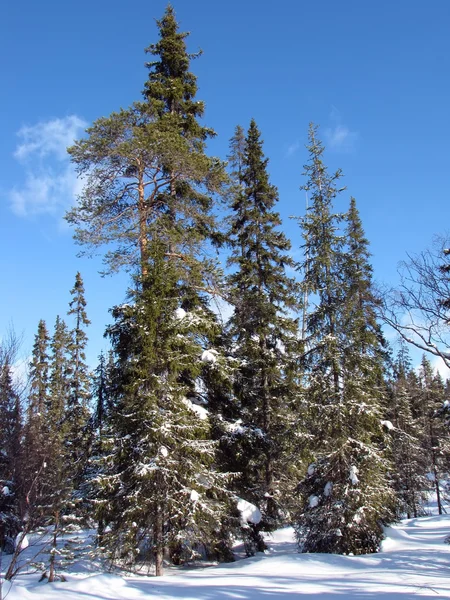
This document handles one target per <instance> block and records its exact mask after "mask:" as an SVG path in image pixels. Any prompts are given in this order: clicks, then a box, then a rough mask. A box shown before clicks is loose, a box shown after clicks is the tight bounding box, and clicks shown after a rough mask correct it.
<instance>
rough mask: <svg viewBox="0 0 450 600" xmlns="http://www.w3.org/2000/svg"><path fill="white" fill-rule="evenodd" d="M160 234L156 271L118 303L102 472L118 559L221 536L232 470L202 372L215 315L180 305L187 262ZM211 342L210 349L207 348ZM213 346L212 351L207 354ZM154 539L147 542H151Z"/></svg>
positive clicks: (184, 554) (187, 548)
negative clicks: (179, 261)
mask: <svg viewBox="0 0 450 600" xmlns="http://www.w3.org/2000/svg"><path fill="white" fill-rule="evenodd" d="M154 246H156V243H155V242H152V243H151V245H150V247H151V254H150V255H151V256H152V257H154V259H153V261H154V262H151V263H149V271H148V279H146V280H145V281H144V285H143V289H142V291H139V292H138V293H137V295H136V296H135V297H134V299H133V300H134V301H133V303H132V304H126V305H123V306H120V307H116V308H115V309H114V311H113V316H114V319H115V324H114V325H112V326H111V327H110V328H109V335H110V337H111V341H112V346H113V349H114V354H115V369H114V371H115V372H114V373H113V379H114V392H113V394H114V395H113V403H112V408H111V435H112V436H114V440H110V441H107V443H109V444H110V446H111V447H112V449H111V451H110V452H109V459H108V461H109V463H110V466H109V469H108V468H107V469H106V472H105V475H104V476H103V477H102V478H101V479H100V481H101V484H102V486H103V494H102V495H103V502H100V510H101V513H102V516H103V518H104V519H105V521H106V522H108V523H109V524H110V527H111V533H108V534H105V535H104V536H103V537H104V541H105V544H106V545H107V546H109V547H110V548H111V549H112V553H113V558H114V560H118V561H121V560H122V561H123V560H125V561H127V562H129V563H130V564H134V563H135V562H136V561H138V560H140V559H142V558H148V556H147V555H146V552H147V554H148V553H149V554H150V558H151V557H152V555H153V556H154V560H155V571H156V574H157V575H160V574H162V568H163V565H162V559H163V554H164V551H165V550H169V552H170V553H171V555H172V560H174V561H176V562H181V561H183V560H188V559H190V558H192V557H193V556H195V553H196V552H199V551H200V550H201V549H202V548H203V547H205V545H206V546H207V547H213V546H214V537H215V536H216V537H217V534H216V533H215V530H216V528H217V527H218V523H220V522H221V519H222V517H223V515H224V510H225V504H224V502H226V492H225V485H224V484H225V480H226V479H225V478H224V477H223V476H221V475H219V474H218V473H217V472H216V470H215V467H214V460H215V444H214V442H212V441H211V434H210V425H209V419H208V412H207V409H206V408H205V407H204V406H201V404H199V392H198V391H197V385H196V381H197V380H198V378H199V377H200V376H201V371H202V368H203V362H202V357H203V360H206V359H207V358H208V357H209V356H211V357H214V359H215V358H216V355H215V354H214V353H213V352H212V350H209V351H205V349H204V341H203V340H204V339H205V338H207V337H209V331H208V330H209V328H210V326H211V317H210V315H209V311H208V308H207V306H206V305H205V304H203V305H202V304H196V305H194V304H192V305H191V306H189V307H188V306H187V305H186V304H185V306H186V308H181V307H180V306H179V292H180V289H179V285H178V280H179V272H178V271H177V269H176V263H175V262H173V261H170V260H166V259H165V249H164V246H162V245H161V244H158V246H159V248H158V247H154ZM205 352H206V354H205ZM208 352H209V354H208ZM146 548H147V551H146Z"/></svg>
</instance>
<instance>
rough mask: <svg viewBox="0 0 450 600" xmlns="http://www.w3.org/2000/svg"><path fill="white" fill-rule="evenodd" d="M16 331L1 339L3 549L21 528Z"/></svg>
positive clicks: (0, 528)
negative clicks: (14, 373)
mask: <svg viewBox="0 0 450 600" xmlns="http://www.w3.org/2000/svg"><path fill="white" fill-rule="evenodd" d="M16 351H17V341H16V338H15V337H14V335H12V336H10V337H9V339H8V338H7V341H6V342H5V341H3V342H0V423H1V428H0V552H2V551H7V552H12V551H13V549H14V539H15V537H16V535H17V533H18V531H19V527H20V520H19V484H20V457H21V445H20V442H21V434H22V419H21V405H20V395H19V392H18V389H17V386H16V385H15V383H14V381H13V373H12V364H13V361H14V359H15V357H16Z"/></svg>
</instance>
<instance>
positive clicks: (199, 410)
mask: <svg viewBox="0 0 450 600" xmlns="http://www.w3.org/2000/svg"><path fill="white" fill-rule="evenodd" d="M183 403H184V404H185V405H186V406H187V407H188V408H189V409H190V410H192V412H194V413H195V414H196V415H197V417H198V418H199V419H200V420H201V421H204V420H205V419H207V418H208V410H207V409H206V408H205V407H204V406H199V405H198V404H194V403H193V402H191V401H190V400H188V399H187V398H184V399H183Z"/></svg>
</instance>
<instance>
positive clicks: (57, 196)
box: [8, 115, 87, 217]
mask: <svg viewBox="0 0 450 600" xmlns="http://www.w3.org/2000/svg"><path fill="white" fill-rule="evenodd" d="M86 126H87V123H85V122H84V121H83V120H82V119H81V118H80V117H77V116H76V115H71V116H69V117H64V118H61V119H58V118H56V119H51V120H49V121H42V122H39V123H37V124H35V125H32V126H26V127H22V128H21V129H20V130H19V131H18V133H17V135H18V137H19V139H20V142H19V144H18V145H17V148H16V150H15V152H14V157H15V158H16V159H17V160H18V161H19V162H20V163H21V164H22V165H23V167H24V180H23V182H22V183H21V184H20V185H17V186H15V187H14V188H12V189H10V190H9V192H8V198H9V201H10V205H11V209H12V210H13V212H14V213H15V214H16V215H18V216H21V217H27V216H31V215H37V214H50V215H55V216H60V215H61V214H62V213H63V212H64V211H65V210H66V208H67V207H68V206H70V204H71V203H72V202H73V200H74V199H75V197H76V196H77V194H79V193H80V191H81V182H80V180H79V179H77V176H76V174H75V171H74V169H73V168H72V165H71V164H70V161H69V156H68V154H67V147H68V146H70V145H71V144H72V143H73V141H74V140H75V139H77V138H79V137H81V135H82V133H83V130H84V129H85V128H86Z"/></svg>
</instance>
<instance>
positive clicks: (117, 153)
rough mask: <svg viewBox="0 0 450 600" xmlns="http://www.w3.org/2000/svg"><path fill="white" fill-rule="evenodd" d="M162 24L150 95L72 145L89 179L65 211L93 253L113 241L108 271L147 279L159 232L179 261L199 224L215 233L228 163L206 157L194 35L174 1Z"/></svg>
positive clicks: (152, 65) (80, 170)
mask: <svg viewBox="0 0 450 600" xmlns="http://www.w3.org/2000/svg"><path fill="white" fill-rule="evenodd" d="M158 26H159V30H160V40H159V42H158V43H156V44H154V45H151V46H150V47H149V48H148V50H147V51H148V52H149V53H150V54H152V55H154V56H155V57H159V60H155V61H153V62H150V63H148V65H147V66H148V68H149V77H148V81H147V82H146V85H145V90H144V97H145V100H144V101H143V102H136V103H134V104H133V105H132V106H131V107H130V108H129V109H127V110H121V111H120V112H119V113H112V114H111V115H110V116H109V117H106V118H101V119H98V120H97V121H96V122H95V123H94V124H93V126H92V127H90V128H89V129H88V130H87V134H88V136H87V138H85V139H83V140H80V141H77V142H76V143H75V144H74V145H73V146H72V147H71V148H69V153H70V155H71V159H72V161H73V163H74V164H75V166H76V168H77V171H78V173H79V174H80V175H81V176H83V177H84V178H85V181H86V185H85V186H84V188H83V191H82V194H81V197H80V201H79V203H78V204H77V205H76V206H75V207H74V208H73V209H72V210H71V211H69V212H68V214H67V216H66V218H67V220H68V221H69V223H71V224H73V225H75V226H76V227H77V228H76V230H75V238H76V239H77V241H78V242H79V243H81V244H83V245H84V246H85V247H87V251H88V252H89V251H90V250H91V249H96V248H97V247H99V246H102V245H108V246H110V248H109V249H108V251H107V253H106V255H105V263H106V265H107V268H108V270H112V271H114V270H117V269H119V268H121V267H123V266H125V267H127V268H129V269H130V270H132V271H133V270H134V269H136V268H138V269H139V270H140V272H141V274H142V276H144V277H145V276H146V274H147V261H148V244H149V240H150V239H151V238H152V236H153V235H154V234H155V231H156V232H157V233H158V238H159V239H165V240H166V243H167V244H168V253H169V254H170V255H171V256H172V257H173V258H174V259H175V258H179V257H180V249H181V248H186V249H188V251H189V249H191V248H192V243H191V240H192V236H193V235H194V236H195V235H196V231H198V230H199V229H201V230H202V231H203V232H204V233H205V234H208V235H213V234H215V226H214V220H213V219H212V218H211V217H210V215H209V210H210V208H211V206H212V194H214V193H215V192H217V191H220V190H221V188H222V185H223V182H224V169H223V164H222V163H221V162H220V161H219V160H218V159H217V158H210V157H208V156H207V155H206V154H205V142H206V139H207V138H208V137H210V136H212V135H214V132H213V130H212V129H210V128H207V127H204V126H203V125H201V124H200V123H199V121H198V118H199V117H201V116H202V115H203V111H204V105H203V102H201V101H199V100H196V99H195V94H196V91H197V84H196V78H195V76H194V75H193V74H192V73H191V72H190V71H189V62H190V58H191V56H190V55H189V54H188V53H187V51H186V45H185V41H184V40H185V38H186V36H187V34H186V33H181V32H179V31H178V24H177V22H176V19H175V15H174V11H173V8H172V7H171V6H169V7H168V8H167V10H166V13H165V15H164V16H163V18H162V19H161V20H160V21H158ZM194 245H195V243H194ZM187 266H188V265H187Z"/></svg>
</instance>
